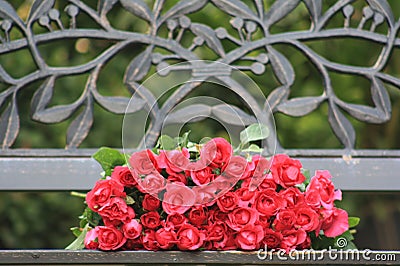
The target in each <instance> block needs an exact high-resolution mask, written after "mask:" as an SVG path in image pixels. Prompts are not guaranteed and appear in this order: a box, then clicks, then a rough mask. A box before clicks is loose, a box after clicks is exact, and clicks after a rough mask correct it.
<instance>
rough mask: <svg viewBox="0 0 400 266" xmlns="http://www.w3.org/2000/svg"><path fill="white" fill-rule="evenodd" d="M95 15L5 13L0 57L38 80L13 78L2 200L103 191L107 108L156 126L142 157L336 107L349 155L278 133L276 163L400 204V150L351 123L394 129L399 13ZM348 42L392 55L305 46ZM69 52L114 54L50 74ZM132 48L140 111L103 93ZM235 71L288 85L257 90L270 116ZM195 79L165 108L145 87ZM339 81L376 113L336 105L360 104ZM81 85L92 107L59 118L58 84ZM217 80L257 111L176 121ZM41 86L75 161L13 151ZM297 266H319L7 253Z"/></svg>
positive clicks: (74, 0)
mask: <svg viewBox="0 0 400 266" xmlns="http://www.w3.org/2000/svg"><path fill="white" fill-rule="evenodd" d="M89 2H93V1H81V0H69V1H56V3H55V1H54V0H43V1H34V3H33V4H32V6H31V10H30V13H29V16H28V17H27V18H26V19H21V18H20V16H19V15H18V13H17V11H16V6H13V4H14V1H4V0H1V1H0V21H1V29H0V31H1V38H0V41H1V42H0V57H2V56H3V55H8V56H10V55H12V54H13V53H15V52H18V51H20V50H24V51H29V55H30V56H31V58H32V62H33V65H34V67H33V70H32V71H31V72H30V73H28V74H24V75H23V76H21V77H16V76H14V73H8V72H7V69H6V68H5V67H3V66H1V65H0V84H1V87H0V88H1V92H0V107H1V109H0V110H1V111H2V114H1V120H0V142H1V144H2V149H1V150H0V190H2V191H71V190H88V189H90V188H91V187H92V186H93V184H94V183H95V181H96V180H97V179H98V177H99V173H100V171H101V169H100V166H98V165H97V164H96V162H94V161H93V160H92V159H91V158H90V156H91V154H93V153H94V151H95V150H96V149H83V148H78V147H79V146H80V144H81V143H82V142H83V141H84V140H85V138H86V137H87V135H88V134H89V132H90V130H91V128H92V125H93V121H94V119H93V115H94V113H93V112H94V110H95V108H94V106H95V104H97V105H98V106H100V107H102V108H103V109H105V110H106V111H109V112H110V113H113V114H116V115H118V114H119V115H121V114H124V113H125V111H126V112H127V113H128V114H134V113H137V112H140V111H141V110H145V111H146V112H147V113H149V120H150V121H151V123H150V124H149V126H148V127H147V128H145V134H144V135H145V136H144V138H143V140H142V141H141V142H140V145H148V146H152V145H154V144H155V141H156V139H157V137H158V136H159V134H160V131H161V129H162V127H163V123H164V122H166V123H171V124H173V123H185V122H188V121H193V120H196V121H197V120H199V117H203V118H205V117H209V116H213V117H214V118H215V117H216V118H218V119H220V120H222V121H224V123H227V124H233V125H235V123H236V122H235V121H234V120H232V119H231V117H230V116H229V114H230V112H233V111H234V112H236V114H237V116H238V117H239V118H240V119H241V120H242V122H243V121H244V122H243V123H244V124H250V123H252V122H254V121H256V120H261V121H264V122H265V123H267V124H268V125H269V126H271V127H273V126H274V124H273V122H272V120H271V117H270V116H269V112H268V110H269V108H270V109H271V111H272V113H273V114H274V115H276V114H279V113H280V114H285V115H287V116H290V117H300V116H306V115H308V114H309V113H311V112H313V111H314V110H317V109H318V108H319V107H320V105H322V104H325V105H326V106H327V107H328V108H327V111H326V118H327V120H328V123H329V125H330V127H331V129H332V131H333V133H334V134H335V136H336V137H337V139H338V140H339V142H340V143H341V145H342V148H340V149H296V148H291V149H288V148H285V147H283V145H281V144H280V143H279V140H278V136H277V135H279V130H280V128H279V125H278V128H277V133H276V134H272V135H271V136H270V137H269V138H268V142H267V145H266V146H267V147H272V146H276V148H277V149H276V150H277V152H283V153H287V154H289V155H291V156H294V157H296V158H299V159H300V160H301V161H302V163H303V165H304V167H305V168H308V169H310V170H311V171H313V170H315V169H328V170H330V171H331V173H332V175H333V176H334V178H335V184H336V185H337V186H338V187H339V188H341V189H342V190H351V191H399V190H400V178H399V175H398V173H399V172H400V158H399V157H400V150H398V149H392V150H372V149H356V148H355V140H356V132H355V130H354V127H353V125H352V123H351V122H350V120H349V117H352V119H353V118H355V119H357V120H359V121H361V122H365V123H383V122H386V121H388V120H390V117H391V109H392V108H391V102H390V97H389V94H388V91H387V88H388V86H389V85H390V86H392V87H395V88H396V89H399V88H400V78H399V76H398V75H397V76H396V75H395V74H391V73H388V72H387V71H385V66H386V65H387V64H388V61H389V60H391V59H392V57H393V53H394V50H396V49H398V48H399V46H400V38H398V31H399V27H400V22H399V19H398V18H396V17H395V15H394V14H393V11H392V8H391V6H390V5H389V3H388V2H389V1H386V0H367V1H356V0H338V1H327V2H329V3H327V2H325V1H322V0H303V1H300V0H276V1H261V0H254V1H240V0H210V1H207V0H181V1H175V2H174V1H163V0H155V1H144V0H120V1H117V0H99V1H98V5H97V6H96V5H93V3H89ZM149 2H152V4H153V6H151V5H149ZM153 2H154V3H153ZM116 9H118V10H121V9H125V10H126V15H129V16H131V17H132V25H131V26H130V27H125V28H123V27H120V28H119V26H118V27H117V26H115V25H117V24H116V22H115V21H110V20H109V16H108V13H109V12H112V11H113V10H116ZM293 14H297V15H296V16H298V17H296V18H292V20H293V19H298V20H299V21H300V20H301V21H303V22H302V23H298V24H299V25H294V26H296V27H297V26H298V30H296V31H280V30H282V29H284V28H285V25H284V22H285V20H286V19H287V18H288V17H290V16H291V15H293ZM207 15H213V16H214V15H216V16H220V17H221V19H219V20H215V21H214V23H215V22H217V21H220V22H221V24H220V25H210V24H209V23H212V22H210V21H208V19H207ZM81 16H85V17H86V19H87V20H91V23H90V25H92V26H89V25H81V24H80V17H81ZM295 21H297V20H295ZM338 21H340V22H341V24H340V25H338V23H337V22H338ZM136 23H137V24H136ZM279 23H282V24H279ZM296 24H297V23H296ZM300 24H301V25H300ZM276 25H278V26H276ZM279 25H281V26H279ZM304 25H306V26H304ZM292 26H293V25H292ZM132 28H134V30H133V31H132V30H131V29H132ZM15 32H19V34H15ZM15 36H17V37H15ZM338 38H347V39H346V40H348V41H349V42H351V41H353V40H356V39H357V40H358V39H361V40H364V41H367V42H371V43H373V44H378V45H379V47H380V48H377V46H373V47H374V49H375V48H376V49H380V50H379V51H378V54H379V56H378V57H377V60H376V62H374V64H373V65H372V66H357V62H351V63H347V64H345V63H338V62H334V61H331V60H329V59H328V58H327V57H326V56H323V55H320V54H319V53H318V52H316V51H315V50H314V49H312V48H311V46H309V45H307V44H306V43H307V42H311V41H315V40H322V41H326V42H329V41H331V40H335V39H338ZM64 40H74V41H78V40H80V41H81V44H83V45H85V44H86V45H87V40H103V41H106V42H107V43H111V44H110V45H109V46H108V47H106V48H105V49H104V51H103V52H102V53H100V54H98V55H96V56H95V57H94V58H91V59H90V60H89V61H88V62H85V63H82V64H77V65H73V66H52V65H51V64H50V63H49V62H47V61H48V57H44V56H43V50H41V47H43V46H44V45H46V44H48V43H53V42H57V43H59V44H62V41H64ZM85 42H86V43H85ZM279 45H285V46H282V47H289V48H287V49H294V50H296V51H298V52H300V53H301V54H302V55H303V56H304V57H305V58H306V59H307V60H308V61H309V63H310V66H312V67H313V69H314V70H312V71H311V70H310V73H314V74H316V75H319V76H320V88H321V93H320V94H319V95H316V96H310V95H308V96H301V97H295V96H293V95H292V91H291V90H292V88H293V87H294V86H298V85H296V84H295V81H296V75H295V70H296V64H295V63H293V62H290V60H288V59H287V57H286V56H285V53H284V52H282V49H281V48H278V47H277V46H279ZM128 48H129V49H130V50H129V51H132V52H131V57H132V61H131V63H129V65H128V66H127V67H126V72H125V76H124V77H122V76H121V80H122V82H123V84H124V86H126V88H127V89H128V91H129V92H130V93H131V94H132V95H134V97H133V100H132V101H133V104H132V102H131V104H129V100H130V98H129V97H121V96H105V95H102V94H101V93H100V92H99V90H98V87H101V86H100V85H99V82H98V81H99V79H100V77H101V75H102V71H103V70H104V68H105V67H106V66H107V63H108V62H109V61H110V60H112V59H113V58H114V57H116V56H117V55H118V54H120V53H122V52H123V51H124V50H125V51H124V52H125V55H126V54H128V55H129V53H126V50H127V49H128ZM89 49H90V47H89ZM285 49H286V48H285ZM331 52H332V53H336V52H338V53H340V51H331ZM46 54H49V51H46ZM206 56H210V57H206ZM0 59H1V58H0ZM198 60H210V61H204V62H199V61H198ZM348 61H349V60H347V62H348ZM350 61H351V60H350ZM177 62H189V63H188V64H183V65H179V66H180V67H179V66H178V67H175V68H174V66H173V67H172V68H171V69H168V70H166V69H165V67H167V66H168V65H169V64H171V65H172V64H174V63H177ZM230 66H231V67H230ZM232 67H235V69H238V70H241V71H244V72H247V73H251V74H255V75H259V76H260V77H264V75H266V74H269V75H270V77H273V78H274V79H275V81H269V80H266V79H265V78H258V77H256V78H255V80H256V82H257V84H258V86H260V87H262V92H263V94H264V96H265V98H266V99H267V101H266V102H267V104H266V103H265V101H264V102H260V101H258V100H257V99H256V98H254V96H253V95H252V94H251V92H250V90H249V89H248V88H245V86H243V85H241V84H240V83H237V82H235V80H234V78H233V77H232V76H233V74H232V71H231V70H232ZM180 68H181V69H180ZM182 69H184V70H186V71H187V73H189V76H188V80H189V81H190V82H189V83H185V84H183V85H180V86H178V88H177V89H176V90H174V92H173V93H172V94H171V95H168V97H164V98H166V99H163V102H162V103H161V101H160V100H159V99H158V98H157V99H156V96H155V95H153V93H154V92H152V91H151V90H150V89H148V88H146V84H147V83H143V82H144V81H145V80H146V79H147V78H148V77H149V76H150V75H151V74H152V73H154V72H155V70H160V72H159V74H160V75H161V76H168V75H169V74H170V71H171V73H172V72H174V71H180V70H182ZM333 72H337V73H341V74H346V75H352V77H354V76H359V77H362V78H364V79H365V84H367V85H366V88H365V89H366V91H368V90H370V94H371V105H362V104H358V103H353V102H346V101H345V100H342V99H341V98H340V97H339V96H338V94H337V93H336V92H337V91H339V90H340V89H342V90H348V91H349V94H350V93H351V91H350V88H335V86H334V84H333V82H332V77H331V75H332V74H331V73H333ZM396 74H398V73H396ZM79 75H86V76H85V77H86V79H87V81H86V85H85V86H83V87H82V93H81V95H80V96H79V97H78V98H75V99H70V102H71V101H73V102H72V103H69V104H58V105H54V104H53V103H52V95H53V91H54V88H57V85H58V79H61V78H63V77H76V76H79ZM254 77H255V76H254ZM207 80H216V81H218V82H219V84H222V85H225V86H227V87H230V89H231V90H232V91H233V92H234V94H235V95H237V97H238V98H240V100H241V101H242V102H244V104H242V105H238V106H237V107H236V106H234V104H233V103H232V104H229V105H228V106H229V108H231V109H230V110H228V111H227V110H226V109H224V108H223V107H221V106H218V105H214V106H207V103H206V102H202V103H195V104H192V105H189V106H186V107H183V108H184V109H182V110H183V111H182V110H181V111H179V110H175V109H174V107H175V106H176V105H177V104H178V103H180V102H182V101H183V100H184V99H186V98H185V97H187V95H190V93H193V91H196V89H197V88H199V87H201V84H202V83H204V82H205V81H207ZM264 82H265V83H264ZM32 84H35V86H36V85H37V84H39V85H37V89H36V90H35V93H34V95H33V96H32V102H31V103H30V108H31V117H32V120H33V121H38V122H42V123H59V122H61V121H64V120H66V119H68V118H70V117H72V116H74V115H75V117H74V118H73V119H72V122H71V123H70V125H69V127H68V130H67V132H66V145H65V149H51V148H44V149H24V148H15V147H14V146H13V144H14V142H15V141H16V139H17V137H18V133H19V129H20V115H19V110H20V109H22V108H19V104H20V102H19V101H18V96H19V93H20V92H21V91H23V90H24V89H26V88H28V87H30V86H32ZM121 84H122V83H121ZM143 84H144V85H143ZM188 84H189V85H188ZM272 84H275V85H272ZM268 86H269V87H268ZM158 93H160V94H161V92H158ZM27 105H28V103H27ZM127 107H128V108H127ZM249 110H250V111H251V112H250V111H249ZM345 114H346V115H345ZM21 126H23V125H21ZM121 127H122V125H121ZM273 133H274V132H273ZM129 148H132V147H129ZM138 148H140V146H139V147H138ZM333 254H336V255H340V254H339V253H333ZM389 254H394V255H391V256H392V257H391V260H387V261H385V263H388V264H390V263H391V264H395V263H396V262H397V263H399V262H400V252H399V251H372V252H370V253H369V254H368V256H369V258H370V259H368V258H366V257H367V256H361V257H360V258H351V259H348V258H338V259H334V260H333V259H332V258H330V257H329V256H331V255H332V254H328V253H322V255H321V258H320V259H319V260H314V261H312V263H319V264H360V263H361V264H366V263H367V264H369V263H371V264H374V263H377V264H379V263H381V262H382V261H379V260H377V259H376V258H379V257H381V258H383V257H385V256H388V255H389ZM393 256H394V257H393ZM371 258H373V259H371ZM374 258H375V259H374ZM289 262H290V263H295V264H296V263H299V264H305V263H310V260H307V258H306V259H297V260H290V258H289V260H281V259H280V258H279V257H278V255H277V254H274V255H273V257H272V258H271V259H269V260H260V259H259V258H258V257H257V254H256V252H177V251H173V252H148V251H130V252H128V251H124V252H96V251H66V250H54V249H48V250H1V251H0V264H8V265H9V264H41V265H44V264H79V265H82V264H113V265H116V264H136V263H137V264H145V263H149V264H268V263H270V264H286V263H289Z"/></svg>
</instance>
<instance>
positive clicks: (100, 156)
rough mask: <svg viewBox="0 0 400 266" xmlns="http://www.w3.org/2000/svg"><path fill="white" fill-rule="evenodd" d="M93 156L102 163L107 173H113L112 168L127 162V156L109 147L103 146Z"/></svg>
mask: <svg viewBox="0 0 400 266" xmlns="http://www.w3.org/2000/svg"><path fill="white" fill-rule="evenodd" d="M92 157H93V159H95V160H96V161H97V162H98V163H99V164H100V165H101V167H102V168H103V170H104V171H105V172H106V174H107V175H109V174H111V170H112V169H113V168H114V167H115V166H117V165H124V164H125V163H126V160H125V156H124V155H123V154H122V153H120V152H119V151H117V150H115V149H111V148H107V147H101V148H100V149H99V150H98V151H97V152H96V153H95V154H93V156H92Z"/></svg>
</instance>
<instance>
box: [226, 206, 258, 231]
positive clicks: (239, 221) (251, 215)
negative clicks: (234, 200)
mask: <svg viewBox="0 0 400 266" xmlns="http://www.w3.org/2000/svg"><path fill="white" fill-rule="evenodd" d="M228 218H229V220H227V221H226V224H227V225H228V226H229V227H230V228H232V229H233V230H235V231H240V230H241V229H242V228H243V227H245V226H246V225H254V224H255V222H256V221H257V220H258V212H257V211H256V210H255V209H252V208H241V207H238V208H235V209H234V210H233V211H232V212H230V213H228Z"/></svg>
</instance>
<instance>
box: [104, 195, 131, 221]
mask: <svg viewBox="0 0 400 266" xmlns="http://www.w3.org/2000/svg"><path fill="white" fill-rule="evenodd" d="M98 213H99V214H100V215H101V216H102V217H103V220H104V223H105V224H106V225H111V224H112V225H119V224H120V223H126V222H129V221H130V220H131V219H133V218H135V211H134V210H133V209H132V208H131V207H129V206H128V205H127V204H126V202H125V201H124V200H123V199H121V198H111V199H110V200H109V201H108V202H107V203H106V204H104V205H103V207H101V208H100V209H99V211H98Z"/></svg>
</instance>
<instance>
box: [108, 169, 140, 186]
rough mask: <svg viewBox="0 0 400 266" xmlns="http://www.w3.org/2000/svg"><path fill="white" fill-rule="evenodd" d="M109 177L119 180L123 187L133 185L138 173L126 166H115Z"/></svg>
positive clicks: (135, 183)
mask: <svg viewBox="0 0 400 266" xmlns="http://www.w3.org/2000/svg"><path fill="white" fill-rule="evenodd" d="M111 178H112V179H115V180H116V181H118V182H120V183H121V184H122V185H123V186H125V187H135V186H136V185H137V182H136V180H137V179H138V175H137V173H136V171H133V170H132V171H131V170H130V169H129V167H126V166H116V167H115V168H114V170H113V172H112V174H111Z"/></svg>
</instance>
